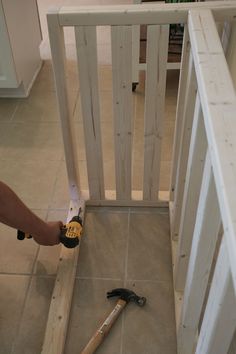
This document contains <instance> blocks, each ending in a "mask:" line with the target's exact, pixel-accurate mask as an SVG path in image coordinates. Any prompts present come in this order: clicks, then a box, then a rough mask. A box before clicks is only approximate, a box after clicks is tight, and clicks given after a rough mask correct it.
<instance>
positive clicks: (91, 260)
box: [77, 213, 128, 279]
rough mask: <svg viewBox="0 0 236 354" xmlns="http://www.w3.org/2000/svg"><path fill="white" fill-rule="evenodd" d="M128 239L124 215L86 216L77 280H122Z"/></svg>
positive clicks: (126, 222) (99, 214)
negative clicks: (88, 278) (94, 278)
mask: <svg viewBox="0 0 236 354" xmlns="http://www.w3.org/2000/svg"><path fill="white" fill-rule="evenodd" d="M127 237H128V215H127V214H121V213H119V214H114V213H87V214H86V224H85V229H84V237H83V239H82V241H81V252H80V257H79V265H78V270H77V274H78V276H79V277H99V278H113V279H114V278H116V279H122V278H123V277H124V272H125V257H126V244H127Z"/></svg>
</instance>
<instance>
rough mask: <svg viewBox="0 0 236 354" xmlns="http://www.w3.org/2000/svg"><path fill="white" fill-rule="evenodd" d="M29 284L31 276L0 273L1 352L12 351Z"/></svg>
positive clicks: (1, 353) (2, 353)
mask: <svg viewBox="0 0 236 354" xmlns="http://www.w3.org/2000/svg"><path fill="white" fill-rule="evenodd" d="M28 284H29V276H22V275H21V276H19V275H18V276H16V275H0V289H1V291H0V317H1V326H0V343H1V345H0V354H7V353H11V352H12V351H11V350H12V346H13V344H14V342H15V339H16V335H17V332H18V327H19V324H20V319H21V313H22V310H23V305H24V299H25V296H26V292H27V288H28Z"/></svg>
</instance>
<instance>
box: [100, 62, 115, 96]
mask: <svg viewBox="0 0 236 354" xmlns="http://www.w3.org/2000/svg"><path fill="white" fill-rule="evenodd" d="M98 78H99V87H100V90H101V91H112V69H111V65H100V66H99V68H98Z"/></svg>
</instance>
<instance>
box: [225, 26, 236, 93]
mask: <svg viewBox="0 0 236 354" xmlns="http://www.w3.org/2000/svg"><path fill="white" fill-rule="evenodd" d="M235 43H236V23H233V24H232V25H231V31H230V36H229V41H228V47H227V51H226V58H227V63H228V65H229V70H230V73H231V77H232V80H233V83H234V88H235V90H236V65H235V62H236V46H235Z"/></svg>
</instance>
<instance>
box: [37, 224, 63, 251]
mask: <svg viewBox="0 0 236 354" xmlns="http://www.w3.org/2000/svg"><path fill="white" fill-rule="evenodd" d="M62 226H63V223H62V222H61V221H49V222H46V223H45V232H44V233H43V234H41V235H34V236H33V238H34V240H35V241H36V242H37V243H38V244H40V245H43V246H53V245H57V244H59V243H60V240H59V235H60V232H61V228H62Z"/></svg>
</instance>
